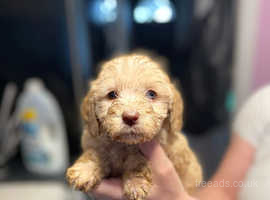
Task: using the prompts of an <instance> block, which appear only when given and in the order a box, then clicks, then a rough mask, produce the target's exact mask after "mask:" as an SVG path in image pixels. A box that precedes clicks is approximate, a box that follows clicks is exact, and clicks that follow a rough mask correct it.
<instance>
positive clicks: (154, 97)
mask: <svg viewBox="0 0 270 200" xmlns="http://www.w3.org/2000/svg"><path fill="white" fill-rule="evenodd" d="M182 111H183V106H182V99H181V96H180V94H179V93H178V91H177V90H176V88H175V87H174V85H173V84H172V83H171V81H170V79H169V77H168V75H167V74H166V73H165V72H164V71H163V70H162V68H161V67H160V66H159V64H158V63H157V62H154V61H153V60H151V59H150V58H148V57H147V56H143V55H136V54H131V55H126V56H121V57H117V58H115V59H113V60H111V61H109V62H106V63H104V64H103V66H102V68H101V71H100V73H99V75H98V77H97V79H96V80H94V81H92V82H91V89H90V91H89V92H88V94H87V96H86V97H85V98H84V101H83V104H82V116H83V119H84V121H85V124H86V125H87V126H88V130H89V133H90V134H92V135H94V136H95V135H101V134H103V135H106V136H108V137H109V138H111V139H112V140H115V141H118V142H122V143H126V144H138V143H142V142H146V141H149V140H151V139H152V138H153V137H154V136H155V135H156V134H158V133H159V132H160V131H161V129H162V128H165V129H167V131H168V132H169V133H175V132H176V131H179V130H180V129H181V126H182Z"/></svg>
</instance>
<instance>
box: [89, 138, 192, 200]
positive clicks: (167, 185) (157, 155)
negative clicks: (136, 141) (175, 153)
mask: <svg viewBox="0 0 270 200" xmlns="http://www.w3.org/2000/svg"><path fill="white" fill-rule="evenodd" d="M140 150H141V151H142V153H143V154H144V155H145V157H146V158H147V159H148V160H149V162H150V164H151V169H152V173H153V186H152V188H151V191H150V193H149V195H148V197H147V198H146V200H168V199H170V200H194V199H193V198H192V197H190V196H189V195H188V194H187V192H186V191H185V190H184V187H183V185H182V182H181V180H180V179H179V177H178V175H177V173H176V171H175V169H174V167H173V164H172V163H171V161H170V160H169V159H168V157H167V155H166V154H165V152H164V151H163V149H162V147H161V146H160V145H159V144H158V142H156V141H151V142H148V143H145V144H142V145H140ZM93 194H94V196H95V197H96V199H100V200H123V199H124V197H123V190H122V181H121V179H116V178H111V179H105V180H103V181H102V182H101V184H100V185H99V186H98V187H97V188H96V190H95V191H94V192H93Z"/></svg>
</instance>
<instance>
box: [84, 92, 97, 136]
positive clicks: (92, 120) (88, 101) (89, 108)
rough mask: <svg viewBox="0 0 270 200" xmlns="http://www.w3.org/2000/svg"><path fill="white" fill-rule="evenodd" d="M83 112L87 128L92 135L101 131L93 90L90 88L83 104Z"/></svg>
mask: <svg viewBox="0 0 270 200" xmlns="http://www.w3.org/2000/svg"><path fill="white" fill-rule="evenodd" d="M81 114H82V118H83V121H84V126H85V129H87V130H88V133H89V134H90V135H92V136H97V135H98V133H99V125H98V121H97V117H96V112H95V101H94V96H93V92H92V91H91V90H90V91H89V92H88V94H87V95H86V97H84V99H83V102H82V105H81Z"/></svg>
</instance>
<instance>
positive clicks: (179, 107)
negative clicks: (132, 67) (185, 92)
mask: <svg viewBox="0 0 270 200" xmlns="http://www.w3.org/2000/svg"><path fill="white" fill-rule="evenodd" d="M171 90H172V94H173V98H172V102H171V105H170V110H169V114H170V116H169V121H170V122H169V123H170V126H169V127H170V132H171V133H176V132H179V131H180V130H181V128H182V124H183V100H182V97H181V95H180V93H179V92H178V90H177V89H176V87H175V86H174V85H173V84H171Z"/></svg>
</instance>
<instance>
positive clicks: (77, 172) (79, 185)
mask: <svg viewBox="0 0 270 200" xmlns="http://www.w3.org/2000/svg"><path fill="white" fill-rule="evenodd" d="M98 171H99V169H98V168H97V167H96V166H95V164H94V163H92V162H80V163H75V164H74V165H73V166H71V167H70V168H68V170H67V174H66V177H67V180H68V182H69V184H70V185H72V186H73V187H74V189H76V190H81V191H83V192H89V191H90V190H92V189H93V188H94V187H95V186H96V185H97V184H98V183H99V182H100V180H101V177H100V176H99V175H98Z"/></svg>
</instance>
